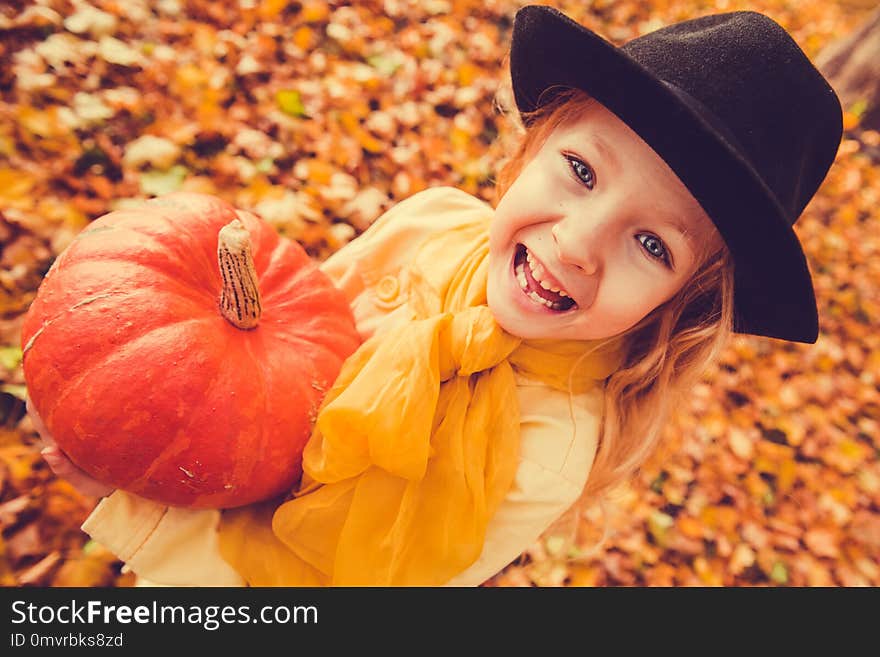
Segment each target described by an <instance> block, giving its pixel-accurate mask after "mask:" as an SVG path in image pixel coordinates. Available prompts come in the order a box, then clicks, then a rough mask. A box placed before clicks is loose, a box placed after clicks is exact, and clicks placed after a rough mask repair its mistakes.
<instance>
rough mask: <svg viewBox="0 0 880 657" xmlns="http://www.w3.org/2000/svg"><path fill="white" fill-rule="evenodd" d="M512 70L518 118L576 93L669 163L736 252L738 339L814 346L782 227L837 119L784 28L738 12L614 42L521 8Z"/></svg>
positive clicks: (831, 145)
mask: <svg viewBox="0 0 880 657" xmlns="http://www.w3.org/2000/svg"><path fill="white" fill-rule="evenodd" d="M510 70H511V77H512V82H513V91H514V98H515V100H516V104H517V107H518V109H519V111H520V113H521V114H522V116H523V119H524V121H525V122H526V123H528V121H529V117H528V114H527V113H528V112H532V111H534V110H535V109H537V108H538V107H540V106H541V105H543V104H544V103H545V102H547V101H549V100H550V99H551V98H552V97H553V91H554V88H559V87H569V88H576V89H581V90H583V91H585V92H586V93H587V94H589V95H590V96H592V97H593V98H595V99H596V100H598V101H599V102H600V103H602V104H603V105H604V106H605V107H607V108H608V109H609V110H611V111H612V112H614V114H616V115H617V116H618V117H619V118H620V119H621V120H622V121H624V122H625V123H626V124H627V125H628V126H629V127H630V128H631V129H632V130H633V131H635V132H636V133H637V134H638V135H639V136H640V137H641V138H642V139H643V140H644V141H645V142H646V143H647V144H649V145H650V146H651V148H653V149H654V151H656V152H657V154H658V155H659V156H660V157H661V158H663V160H664V161H665V162H666V163H667V164H668V165H669V166H670V168H671V169H672V170H673V171H674V172H675V173H676V175H677V176H678V177H679V178H680V179H681V181H682V182H683V183H684V184H685V185H686V186H687V188H688V189H689V190H690V192H691V194H693V196H694V198H695V199H696V200H697V201H698V202H699V203H700V205H701V206H702V207H703V209H704V210H705V211H706V213H707V214H708V215H709V217H710V218H711V219H712V221H713V222H714V223H715V226H716V227H717V228H718V231H719V233H720V234H721V236H722V237H723V238H724V241H725V243H726V244H727V246H728V248H729V250H730V252H731V254H732V257H733V261H734V269H735V274H734V288H735V289H734V312H735V320H734V330H735V331H737V332H739V333H751V334H754V335H763V336H768V337H773V338H781V339H785V340H793V341H797V342H810V343H812V342H815V341H816V338H817V336H818V332H819V325H818V312H817V309H816V297H815V294H814V292H813V285H812V281H811V278H810V271H809V268H808V266H807V261H806V258H805V256H804V252H803V249H802V248H801V245H800V242H799V241H798V238H797V235H796V234H795V232H794V230H793V229H792V226H793V225H794V222H795V221H796V220H797V218H798V217H799V216H800V214H801V212H803V209H804V207H805V206H806V205H807V203H808V202H809V201H810V199H811V198H812V197H813V195H814V194H815V193H816V190H817V189H818V187H819V185H820V184H821V182H822V180H823V179H824V178H825V175H826V174H827V173H828V169H829V167H830V166H831V163H832V162H833V161H834V157H835V154H836V153H837V149H838V146H839V145H840V138H841V134H842V130H843V122H842V112H841V107H840V101H839V100H838V98H837V95H836V94H835V93H834V90H833V89H832V88H831V86H830V85H829V84H828V82H827V81H826V80H825V79H824V78H823V77H822V75H821V74H820V73H819V72H818V71H817V70H816V68H815V67H814V66H813V65H812V64H811V63H810V60H809V59H808V58H807V56H806V55H805V54H804V53H803V51H802V50H801V49H800V48H799V47H798V45H797V44H796V43H795V42H794V40H793V39H792V38H791V37H790V36H789V34H788V33H787V32H786V31H785V30H784V29H783V28H782V27H780V26H779V25H778V24H777V23H775V22H774V21H773V20H771V19H770V18H768V17H767V16H764V15H762V14H759V13H756V12H751V11H738V12H731V13H724V14H715V15H711V16H704V17H702V18H697V19H694V20H688V21H684V22H681V23H676V24H674V25H669V26H667V27H663V28H661V29H659V30H656V31H654V32H651V33H649V34H645V35H644V36H641V37H638V38H636V39H633V40H632V41H629V42H628V43H626V44H624V45H623V46H621V47H619V48H618V47H616V46H614V45H613V44H611V43H609V42H608V41H606V40H605V39H603V38H601V37H600V36H598V35H597V34H596V33H594V32H592V31H591V30H589V29H587V28H585V27H583V26H582V25H580V24H578V23H576V22H575V21H573V20H571V19H570V18H568V17H567V16H565V15H564V14H562V13H560V12H559V11H557V10H555V9H552V8H550V7H545V6H527V7H523V8H522V9H520V10H519V11H518V12H517V14H516V19H515V21H514V27H513V41H512V45H511V52H510Z"/></svg>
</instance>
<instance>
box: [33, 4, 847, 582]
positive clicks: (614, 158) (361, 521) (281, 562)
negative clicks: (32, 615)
mask: <svg viewBox="0 0 880 657" xmlns="http://www.w3.org/2000/svg"><path fill="white" fill-rule="evenodd" d="M511 75H512V80H513V89H514V96H515V99H516V102H517V107H518V109H519V111H520V114H521V116H522V118H523V121H524V124H525V127H526V131H525V134H524V137H523V140H522V142H521V144H520V147H519V149H518V151H517V152H516V153H515V154H514V156H513V157H512V158H511V160H510V161H509V162H508V164H507V165H506V166H505V167H504V169H503V170H502V171H501V173H500V175H499V179H498V197H499V201H498V202H497V204H496V206H495V207H494V209H493V208H492V207H491V206H489V205H488V204H486V203H484V202H483V201H481V200H479V199H476V198H474V197H472V196H470V195H468V194H466V193H464V192H462V191H459V190H456V189H452V188H434V189H429V190H426V191H424V192H421V193H418V194H416V195H414V196H412V197H410V198H409V199H406V200H405V201H403V202H401V203H399V204H398V205H397V206H395V207H394V208H392V209H391V210H389V211H388V212H387V213H386V214H385V215H383V216H382V217H381V218H380V219H379V220H377V221H376V222H375V223H374V224H373V225H372V226H371V227H370V228H369V229H368V230H367V231H366V232H365V233H364V234H363V235H361V236H360V237H359V238H357V239H356V240H354V241H353V242H352V243H350V244H349V245H347V246H346V247H344V248H343V249H341V250H340V251H338V252H337V253H336V254H334V255H333V256H332V257H331V258H329V259H328V260H327V261H326V262H325V263H323V264H322V269H323V270H324V271H325V272H326V273H327V274H328V275H330V277H331V278H332V279H333V280H334V281H335V282H336V284H337V285H338V286H339V287H340V288H341V289H342V290H343V291H344V292H345V293H346V295H347V296H348V298H349V300H350V303H351V307H352V310H353V312H354V315H355V319H356V321H357V326H358V330H359V332H360V333H361V335H362V336H363V338H364V339H365V342H364V343H363V344H362V345H361V347H360V348H359V349H358V351H357V352H356V353H355V354H353V355H352V356H351V357H350V358H349V359H348V360H347V361H346V363H345V365H344V367H343V369H342V372H341V373H340V375H339V378H338V379H337V381H336V382H335V384H334V386H333V388H332V389H331V390H330V391H329V392H328V394H327V397H326V398H325V400H324V404H323V406H322V408H321V411H320V413H319V415H318V418H317V421H316V425H315V429H314V432H313V434H312V437H311V439H310V441H309V443H308V445H307V447H306V450H305V453H304V456H303V469H304V472H305V474H304V476H303V480H302V482H301V484H300V486H299V488H298V489H297V490H296V491H293V492H292V494H291V495H289V496H287V497H285V498H284V499H278V500H272V501H269V502H265V503H263V504H258V505H251V506H249V507H243V508H239V509H232V510H226V511H222V512H221V511H216V510H208V511H191V510H186V509H173V508H166V507H163V506H160V505H158V504H155V503H153V502H150V501H148V500H144V499H140V498H137V497H136V496H134V495H131V494H128V493H125V492H123V491H115V492H112V491H108V490H98V489H95V488H92V489H89V490H90V492H92V493H95V492H97V493H98V494H102V495H104V494H106V495H108V496H107V497H106V498H105V499H104V500H102V501H101V503H100V504H99V506H98V507H97V508H96V509H95V511H94V512H93V514H92V515H91V516H90V518H89V519H88V520H87V522H86V523H85V525H84V526H83V528H84V530H85V531H86V532H88V533H90V534H91V535H92V536H93V537H94V538H95V539H96V540H98V541H100V542H101V543H104V544H105V545H107V546H108V547H109V548H110V549H111V550H112V551H113V552H114V553H115V554H117V555H118V556H119V557H120V558H121V559H123V560H124V561H126V562H127V563H128V565H129V566H130V567H131V568H132V569H133V570H134V571H135V572H137V573H138V574H139V575H141V576H142V577H144V578H147V579H149V580H151V581H154V582H157V583H160V584H175V585H189V584H195V585H199V584H202V585H205V584H214V585H217V584H220V585H224V584H225V585H232V584H244V583H247V584H251V585H302V584H306V585H314V584H321V585H359V584H370V585H411V584H420V585H441V584H447V585H476V584H480V583H481V582H483V581H485V580H486V579H487V578H489V577H491V576H492V575H493V574H495V573H497V572H498V571H499V570H501V569H502V568H503V567H504V566H505V565H507V564H508V563H509V562H510V561H512V560H513V559H514V558H515V557H516V556H517V555H519V554H520V553H521V552H522V551H523V550H524V549H526V548H527V547H529V546H530V545H531V544H532V543H533V542H534V541H535V540H536V538H537V537H538V536H539V535H540V534H541V533H542V532H543V531H545V530H546V529H547V527H548V526H549V525H550V524H551V523H553V522H554V521H555V520H556V519H557V518H559V517H560V516H561V515H562V514H563V513H564V512H565V511H566V510H567V509H569V508H571V507H572V505H573V504H575V503H576V502H577V501H578V499H580V498H596V497H599V496H601V495H602V493H604V492H605V491H607V490H608V489H609V488H610V487H612V486H614V485H616V484H618V483H620V482H622V481H624V480H626V478H628V477H630V476H632V474H633V472H634V471H635V470H636V469H637V468H638V467H639V466H640V465H641V464H642V463H643V462H644V460H645V459H646V458H647V456H648V455H649V454H650V453H651V451H652V450H653V449H654V448H655V445H656V442H657V439H658V436H659V435H660V429H661V427H662V424H663V422H664V420H665V418H666V417H667V414H668V410H669V408H670V407H671V406H672V405H673V404H674V403H675V402H676V400H677V399H679V398H680V396H681V395H682V394H684V393H686V391H687V390H688V388H689V386H690V385H691V384H692V383H693V382H694V381H695V380H696V379H697V377H698V376H699V375H700V373H701V372H702V371H703V370H704V368H705V367H706V365H707V364H708V363H709V362H711V360H712V358H714V356H715V355H717V354H718V352H719V350H720V349H721V348H722V347H723V346H724V344H725V341H726V340H727V338H728V337H729V335H730V333H731V332H732V331H739V332H743V333H751V334H754V335H763V336H768V337H773V338H779V339H786V340H795V341H800V342H814V341H815V339H816V337H817V334H818V319H817V311H816V303H815V298H814V295H813V289H812V284H811V280H810V274H809V270H808V268H807V265H806V260H805V258H804V254H803V251H802V250H801V247H800V244H799V242H798V240H797V236H796V235H795V233H794V231H793V230H792V225H793V224H794V222H795V221H796V219H797V218H798V216H799V215H800V214H801V212H802V211H803V209H804V207H805V206H806V204H807V203H808V202H809V200H810V199H811V198H812V196H813V195H814V194H815V192H816V190H817V188H818V186H819V184H820V183H821V182H822V180H823V178H824V177H825V175H826V173H827V171H828V168H829V167H830V165H831V163H832V161H833V159H834V156H835V153H836V150H837V147H838V145H839V142H840V137H841V130H842V126H841V111H840V105H839V102H838V100H837V98H836V96H835V94H834V92H833V91H832V90H831V88H830V87H829V86H828V84H827V82H826V81H825V80H824V79H823V78H822V77H821V75H820V74H819V73H818V72H817V71H816V70H815V68H814V67H813V66H812V65H811V64H810V62H809V60H808V59H807V58H806V56H805V55H804V54H803V52H802V51H801V50H800V49H799V48H798V46H797V45H796V44H795V43H794V41H793V40H792V39H791V38H790V37H789V35H788V34H787V33H786V32H785V31H784V30H783V29H782V28H781V27H780V26H779V25H777V24H776V23H774V22H773V21H772V20H770V19H769V18H767V17H765V16H763V15H760V14H757V13H754V12H734V13H728V14H718V15H714V16H706V17H702V18H698V19H695V20H691V21H685V22H682V23H677V24H675V25H670V26H668V27H666V28H663V29H660V30H657V31H656V32H652V33H650V34H647V35H645V36H643V37H640V38H638V39H635V40H633V41H631V42H629V43H628V44H626V45H624V46H623V47H621V48H616V47H614V46H613V45H611V44H610V43H608V42H607V41H605V40H604V39H602V38H601V37H599V36H597V35H596V34H594V33H593V32H591V31H589V30H587V29H585V28H583V27H582V26H580V25H578V24H577V23H575V22H573V21H571V20H570V19H568V18H567V17H565V16H564V15H562V14H560V13H559V12H557V11H555V10H553V9H551V8H548V7H543V6H529V7H525V8H523V9H522V10H520V11H519V12H518V14H517V16H516V21H515V24H514V34H513V43H512V51H511ZM257 330H259V329H257ZM34 420H35V422H39V418H37V417H35V418H34ZM46 438H47V440H50V438H49V437H46ZM45 455H46V458H47V460H48V461H49V462H50V464H51V465H52V466H53V469H55V471H56V473H58V474H59V475H62V476H66V477H67V478H68V479H70V480H71V481H72V482H74V483H75V484H77V485H79V486H80V487H85V486H89V485H94V482H90V481H88V480H86V479H85V477H84V476H83V475H82V473H80V472H78V471H76V470H75V468H74V467H73V465H72V464H71V463H70V462H69V461H67V460H66V459H64V457H63V456H62V455H61V454H60V453H59V452H58V451H57V450H56V449H54V448H53V447H51V446H50V447H48V448H47V450H46V452H45ZM111 493H112V494H111Z"/></svg>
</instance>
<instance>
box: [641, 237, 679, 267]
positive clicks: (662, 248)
mask: <svg viewBox="0 0 880 657" xmlns="http://www.w3.org/2000/svg"><path fill="white" fill-rule="evenodd" d="M636 239H637V240H638V241H639V243H640V244H641V245H642V247H643V248H644V249H645V252H646V253H647V254H648V255H649V256H650V257H652V258H654V259H656V260H660V261H661V262H663V263H664V264H665V265H666V266H667V267H670V268H671V267H672V262H671V259H670V257H669V251H667V250H666V245H665V244H663V241H662V240H661V239H660V238H659V237H654V236H653V235H648V234H645V233H639V234H638V235H636Z"/></svg>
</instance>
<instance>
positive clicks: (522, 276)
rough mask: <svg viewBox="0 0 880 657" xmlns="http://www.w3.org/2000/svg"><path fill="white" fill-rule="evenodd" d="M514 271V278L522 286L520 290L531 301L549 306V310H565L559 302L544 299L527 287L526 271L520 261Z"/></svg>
mask: <svg viewBox="0 0 880 657" xmlns="http://www.w3.org/2000/svg"><path fill="white" fill-rule="evenodd" d="M515 271H516V280H517V282H518V283H519V285H520V287H521V288H522V291H523V292H525V293H526V296H527V297H529V299H532V300H533V301H536V302H537V303H540V304H541V305H543V306H547V308H550V309H551V310H557V311H560V310H567V309H566V308H563V307H562V305H560V304H559V303H557V302H555V301H550V300H548V299H545V298H544V297H542V296H541V295H540V294H538V293H537V292H533V291H532V290H529V289H528V282H527V281H526V272H525V270H524V269H523V264H522V263H520V264H518V265H517V266H516V269H515Z"/></svg>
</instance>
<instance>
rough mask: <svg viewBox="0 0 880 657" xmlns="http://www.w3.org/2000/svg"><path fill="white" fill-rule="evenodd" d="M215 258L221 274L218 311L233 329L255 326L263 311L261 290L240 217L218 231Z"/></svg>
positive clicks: (245, 231) (248, 236) (249, 241)
mask: <svg viewBox="0 0 880 657" xmlns="http://www.w3.org/2000/svg"><path fill="white" fill-rule="evenodd" d="M217 259H218V260H219V262H220V275H221V276H222V277H223V289H222V290H221V292H220V313H221V314H222V315H223V317H225V318H226V319H227V320H228V321H229V323H230V324H232V325H233V326H235V327H236V328H240V329H252V328H254V327H255V326H256V325H257V324H258V323H259V322H260V313H261V312H262V307H261V305H260V289H259V288H258V287H257V270H256V268H255V267H254V256H253V253H252V246H251V237H250V234H249V233H248V232H247V229H246V228H245V227H244V224H243V223H241V221H240V220H239V219H233V220H232V221H231V222H229V223H228V224H226V225H225V226H223V228H221V229H220V232H219V233H218V234H217Z"/></svg>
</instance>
